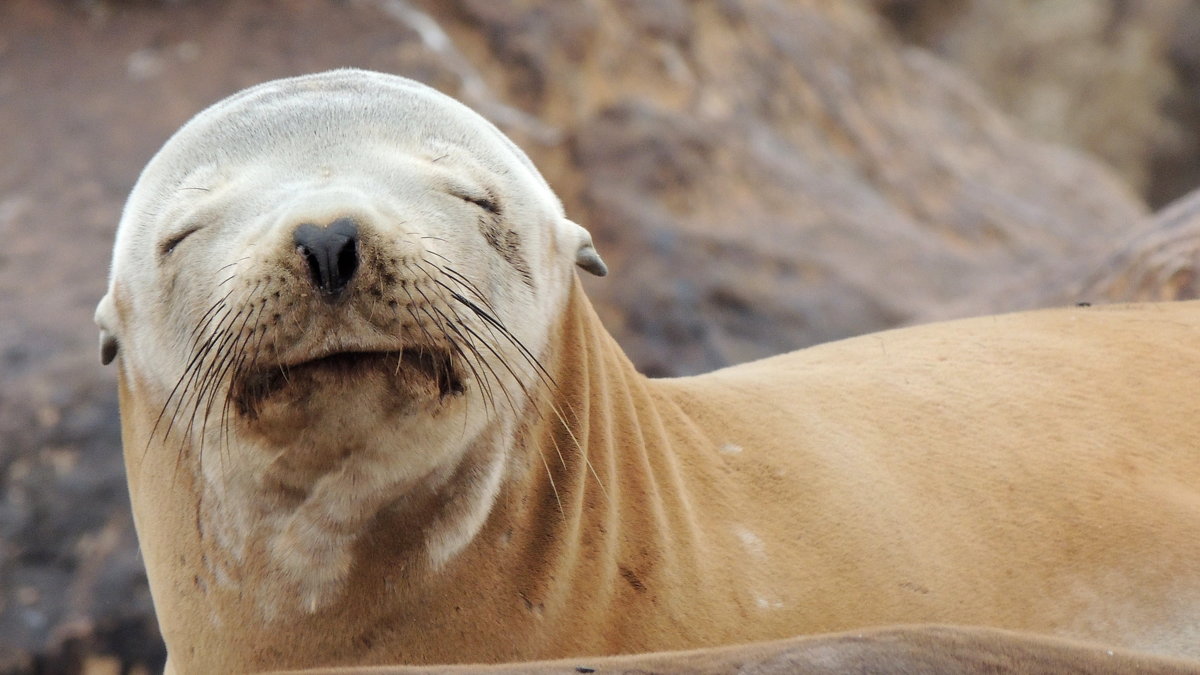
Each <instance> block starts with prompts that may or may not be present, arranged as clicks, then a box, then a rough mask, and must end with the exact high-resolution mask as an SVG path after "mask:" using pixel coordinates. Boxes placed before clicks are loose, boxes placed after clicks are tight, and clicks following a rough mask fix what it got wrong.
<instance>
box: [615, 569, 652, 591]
mask: <svg viewBox="0 0 1200 675" xmlns="http://www.w3.org/2000/svg"><path fill="white" fill-rule="evenodd" d="M617 569H619V570H620V571H621V576H622V577H624V578H625V581H627V582H629V586H630V587H631V588H633V590H635V591H637V592H638V593H645V592H646V584H644V583H642V580H641V579H640V578H638V575H637V574H634V572H633V570H631V569H629V568H628V567H626V566H624V565H621V566H620V567H618V568H617Z"/></svg>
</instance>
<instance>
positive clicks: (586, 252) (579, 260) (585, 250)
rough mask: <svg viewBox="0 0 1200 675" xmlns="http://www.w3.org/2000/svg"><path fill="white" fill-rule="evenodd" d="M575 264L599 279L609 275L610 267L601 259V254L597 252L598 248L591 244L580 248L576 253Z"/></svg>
mask: <svg viewBox="0 0 1200 675" xmlns="http://www.w3.org/2000/svg"><path fill="white" fill-rule="evenodd" d="M575 264H576V265H579V266H580V267H582V268H583V269H585V270H587V271H589V272H591V273H592V274H595V275H596V276H598V277H602V276H604V275H606V274H608V265H605V264H604V261H603V260H601V259H600V254H599V253H597V252H596V247H595V246H592V243H591V242H588V243H587V244H586V245H584V246H580V247H579V250H578V251H576V253H575Z"/></svg>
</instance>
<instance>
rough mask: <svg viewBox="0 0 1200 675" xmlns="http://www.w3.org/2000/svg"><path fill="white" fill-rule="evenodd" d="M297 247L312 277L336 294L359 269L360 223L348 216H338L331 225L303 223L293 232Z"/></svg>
mask: <svg viewBox="0 0 1200 675" xmlns="http://www.w3.org/2000/svg"><path fill="white" fill-rule="evenodd" d="M292 240H293V241H294V242H295V243H296V250H297V251H298V252H299V253H300V254H301V255H303V256H304V261H305V263H306V264H307V265H308V275H309V279H310V280H311V281H312V282H313V285H314V286H316V287H317V289H318V290H319V291H321V293H323V294H324V295H327V296H330V297H331V298H336V297H337V296H338V295H340V294H341V292H342V291H343V290H344V289H345V288H346V285H347V284H349V283H350V279H351V278H352V277H353V276H354V272H355V271H357V270H358V227H357V226H356V225H355V224H354V221H353V220H350V219H349V218H338V219H337V220H335V221H333V222H332V223H330V224H329V226H328V227H320V226H318V225H313V224H312V223H304V224H302V225H300V226H298V227H297V228H296V230H295V231H294V232H293V233H292Z"/></svg>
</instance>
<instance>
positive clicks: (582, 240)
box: [567, 220, 608, 277]
mask: <svg viewBox="0 0 1200 675" xmlns="http://www.w3.org/2000/svg"><path fill="white" fill-rule="evenodd" d="M567 224H568V226H570V227H572V229H574V231H575V237H576V244H575V264H576V265H578V266H579V267H581V268H583V269H584V270H586V271H588V272H591V273H592V274H595V275H596V276H598V277H602V276H604V275H606V274H608V265H605V264H604V261H603V260H602V259H601V258H600V253H599V252H597V251H596V246H595V245H594V244H592V234H591V233H590V232H588V231H587V230H586V229H585V228H584V227H583V226H582V225H580V224H578V223H574V222H571V221H570V220H568V221H567Z"/></svg>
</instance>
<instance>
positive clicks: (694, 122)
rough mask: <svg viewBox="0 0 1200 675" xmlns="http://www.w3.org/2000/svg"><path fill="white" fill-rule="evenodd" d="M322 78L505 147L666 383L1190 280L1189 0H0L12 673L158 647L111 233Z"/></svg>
mask: <svg viewBox="0 0 1200 675" xmlns="http://www.w3.org/2000/svg"><path fill="white" fill-rule="evenodd" d="M338 66H360V67H367V68H373V69H377V70H383V71H388V72H393V73H399V74H403V75H407V76H409V77H414V78H416V79H419V80H422V81H425V82H427V83H430V84H432V85H434V86H436V87H439V88H441V89H442V90H444V91H447V92H448V93H451V94H453V95H455V96H457V97H459V98H460V99H462V100H464V101H465V102H467V103H468V104H470V105H472V106H473V107H475V108H476V109H477V110H479V111H480V112H482V113H483V114H485V115H486V116H488V117H489V118H491V119H492V120H494V121H495V122H496V123H497V124H499V125H500V126H501V127H502V128H503V129H504V130H505V131H507V132H508V133H509V134H510V135H511V136H513V138H514V139H515V140H517V142H518V143H519V144H520V145H522V146H523V147H524V148H525V149H526V150H527V151H528V152H529V154H530V155H531V156H532V158H533V160H534V161H535V163H537V164H538V165H539V166H540V167H541V168H542V169H543V172H544V173H545V174H546V176H547V178H548V180H549V181H550V183H551V184H552V185H553V186H554V187H555V189H556V190H558V192H559V193H560V195H562V197H563V199H564V201H565V203H566V205H567V210H568V213H569V214H570V215H571V216H572V217H573V218H574V219H575V220H577V221H579V222H581V223H583V224H585V225H587V226H588V227H589V228H591V229H592V231H593V233H594V235H595V237H596V240H597V244H598V246H599V248H600V250H601V252H602V253H603V254H604V256H605V258H606V260H607V261H608V263H609V266H610V269H611V270H612V274H611V275H610V276H609V277H607V278H605V279H599V280H592V279H589V280H587V284H588V288H589V291H590V293H591V295H592V297H593V299H594V301H595V302H596V304H597V306H598V309H599V310H600V312H601V315H602V317H603V318H604V319H605V321H606V323H607V324H608V326H609V327H610V328H611V329H612V331H613V332H614V333H615V334H616V335H617V336H618V338H619V340H620V341H621V342H622V344H623V345H625V347H626V349H627V350H628V351H629V353H630V355H631V356H632V357H633V358H634V360H635V361H636V362H637V363H638V364H639V366H640V367H641V368H643V369H644V370H645V371H646V372H648V373H651V374H654V375H674V374H687V373H696V372H701V371H705V370H709V369H712V368H715V367H718V366H722V365H726V364H730V363H735V362H739V361H744V360H748V359H752V358H757V357H760V356H765V355H768V354H773V353H776V352H780V351H784V350H789V349H794V348H797V347H802V346H805V345H809V344H813V343H816V342H821V341H825V340H831V339H836V338H840V337H844V336H848V335H852V334H856V333H863V332H866V331H871V330H877V329H881V328H885V327H889V326H894V325H899V324H906V323H913V322H918V321H924V320H930V319H933V318H941V317H949V316H961V315H967V314H979V313H985V312H994V311H1002V310H1009V309H1019V308H1026V307H1033V306H1039V305H1048V304H1063V303H1071V302H1083V301H1087V302H1105V301H1117V300H1128V299H1176V298H1185V297H1195V296H1196V294H1197V290H1198V289H1200V280H1198V278H1197V274H1196V271H1197V262H1198V248H1200V244H1198V242H1200V194H1193V195H1191V196H1188V194H1187V193H1188V191H1189V190H1190V189H1191V188H1193V187H1195V186H1197V185H1200V4H1197V3H1195V2H1189V1H1188V0H1144V1H1129V0H1092V1H1090V2H1061V1H1055V0H1012V1H1011V2H1008V1H1006V2H994V1H992V0H873V1H871V0H861V1H860V2H843V1H841V0H824V1H822V0H694V1H693V0H577V1H575V2H570V3H567V2H550V1H549V0H546V1H544V2H538V1H536V0H262V1H259V2H235V1H234V0H174V1H163V0H157V1H151V0H143V1H140V2H139V1H134V0H125V1H117V0H108V1H105V0H3V1H2V2H0V159H2V160H3V161H0V672H19V673H60V672H67V673H69V672H88V673H118V672H120V673H131V672H134V673H136V672H146V671H155V670H157V669H159V668H160V667H161V665H162V660H163V651H162V646H161V642H160V641H159V638H158V634H157V628H156V626H155V623H154V618H153V614H152V609H151V604H150V597H149V593H148V591H147V588H146V583H145V576H144V572H143V570H142V568H141V562H140V559H139V557H138V551H137V545H136V541H135V537H134V533H133V527H132V522H131V518H130V514H129V509H128V501H127V497H126V494H125V487H124V479H123V474H122V463H121V454H120V439H119V428H118V423H117V404H116V390H115V382H114V377H113V373H112V371H111V370H105V369H102V368H101V367H100V365H99V360H98V351H97V343H96V330H95V328H94V327H93V325H92V323H91V314H92V311H93V308H94V305H95V302H96V301H97V300H98V299H99V297H100V296H101V294H102V292H103V286H104V278H105V270H106V266H107V263H108V256H109V251H110V247H111V241H112V234H113V231H114V228H115V226H116V223H117V219H118V217H119V214H120V208H121V204H122V202H123V200H124V197H125V195H126V193H127V192H128V190H129V188H130V187H131V185H132V183H133V181H134V180H135V179H136V177H137V173H138V171H139V170H140V168H141V167H142V165H143V164H144V163H145V162H146V161H147V160H148V159H149V158H150V156H151V155H152V153H153V152H154V151H155V150H156V149H157V148H158V147H159V146H160V145H161V144H162V143H163V141H165V140H166V138H167V136H168V135H169V134H170V133H171V132H172V131H173V130H174V129H175V128H177V127H178V126H179V125H180V124H181V123H183V122H184V121H185V120H186V119H187V118H188V117H189V116H190V115H192V114H194V113H195V112H197V111H198V110H200V109H201V108H202V107H204V106H205V105H207V104H209V103H211V102H214V101H216V100H217V99H219V98H221V97H223V96H225V95H227V94H230V93H232V92H234V91H236V90H238V89H240V88H242V87H245V86H248V85H251V84H255V83H257V82H260V81H263V80H266V79H270V78H275V77H281V76H286V75H293V74H299V73H304V72H310V71H316V70H322V69H327V68H333V67H338Z"/></svg>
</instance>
